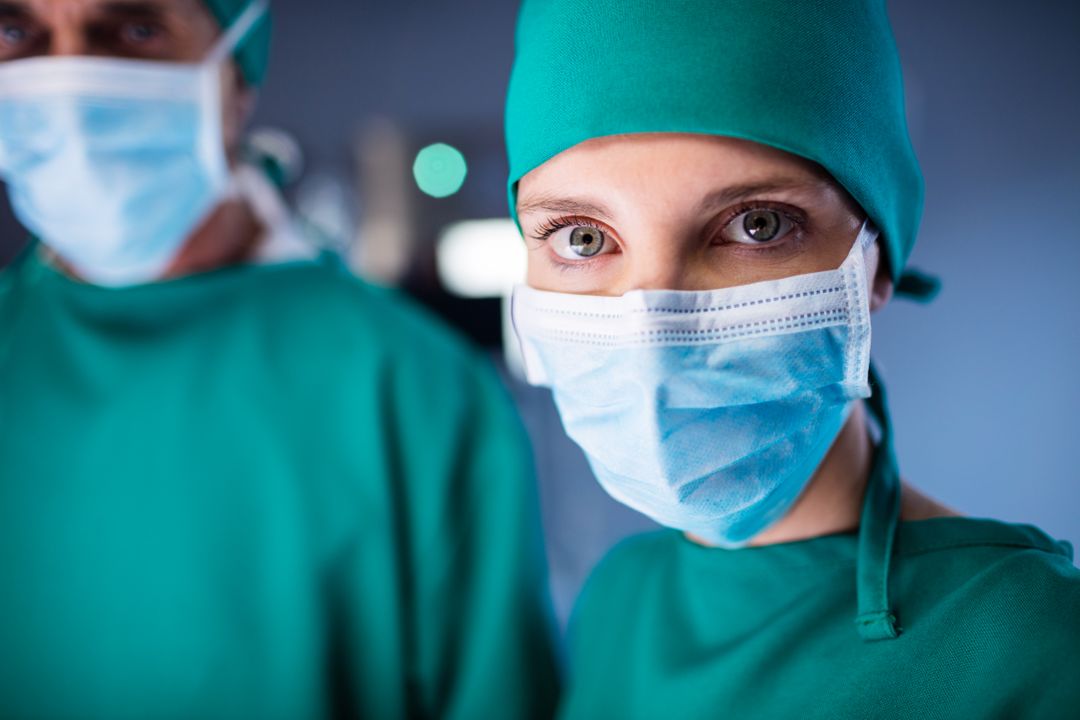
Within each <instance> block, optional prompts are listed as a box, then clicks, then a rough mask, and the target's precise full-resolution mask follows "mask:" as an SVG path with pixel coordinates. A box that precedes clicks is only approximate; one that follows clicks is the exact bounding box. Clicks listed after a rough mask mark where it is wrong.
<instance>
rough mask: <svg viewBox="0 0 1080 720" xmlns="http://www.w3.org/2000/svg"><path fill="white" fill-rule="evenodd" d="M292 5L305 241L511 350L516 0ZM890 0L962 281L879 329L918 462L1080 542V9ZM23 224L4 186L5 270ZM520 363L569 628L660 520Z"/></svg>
mask: <svg viewBox="0 0 1080 720" xmlns="http://www.w3.org/2000/svg"><path fill="white" fill-rule="evenodd" d="M273 5H274V12H275V15H276V30H275V46H274V57H273V62H272V65H271V69H270V79H269V82H268V84H267V85H266V87H265V89H264V91H263V93H262V97H261V101H260V102H261V104H260V107H259V111H258V113H257V117H256V122H255V123H254V127H255V128H256V131H255V133H254V135H253V137H254V140H253V142H255V143H256V144H257V145H259V146H260V147H262V148H263V149H265V150H269V151H273V152H274V153H275V154H276V155H277V156H278V157H280V158H281V160H282V167H283V169H284V174H285V175H286V176H288V178H289V180H290V184H289V186H288V190H287V193H288V196H289V199H290V201H291V202H292V205H293V206H294V208H295V209H296V211H297V212H298V213H299V214H300V216H301V218H302V220H303V223H304V225H305V227H306V228H307V230H308V235H309V237H310V238H312V241H313V242H317V243H319V244H321V245H323V246H324V247H326V248H327V249H330V250H331V251H333V252H338V253H340V254H341V255H342V256H343V257H344V258H345V259H346V260H347V261H348V262H349V264H350V265H351V266H352V267H353V268H354V269H355V270H356V272H358V273H359V274H361V275H363V276H365V277H368V278H371V279H372V280H374V281H376V282H380V283H384V284H390V285H396V286H400V287H402V288H403V289H404V290H406V291H407V292H409V293H410V294H412V295H413V296H415V297H417V298H418V299H419V300H420V301H421V302H423V303H424V304H426V305H427V306H428V307H430V308H431V309H432V310H433V311H435V312H436V313H438V314H440V315H441V316H443V317H444V318H446V319H447V320H448V321H449V322H451V323H453V324H454V325H456V326H457V327H459V328H460V329H461V330H462V332H464V333H466V334H467V335H469V336H470V337H472V338H473V339H474V340H475V341H476V342H478V343H480V344H482V345H483V346H485V347H487V348H488V349H489V350H490V351H491V353H492V355H493V357H495V358H497V359H498V360H499V361H500V362H501V361H502V357H503V353H502V347H503V340H504V332H503V329H504V328H503V323H502V299H501V298H502V295H503V294H504V292H505V290H506V289H508V287H509V284H510V283H512V282H513V281H514V280H515V279H517V276H516V275H515V273H518V272H520V268H521V267H522V266H523V262H524V252H523V247H522V246H521V244H520V240H519V239H518V238H517V237H516V236H515V233H514V230H513V226H512V224H510V223H509V220H508V219H507V209H506V194H505V176H506V164H505V160H504V156H503V147H502V118H501V115H502V102H503V94H504V91H505V87H506V82H507V77H508V74H509V69H510V62H511V58H512V50H513V35H512V34H513V27H514V18H515V14H516V9H517V8H516V3H514V2H509V1H508V0H455V1H454V2H450V1H449V0H394V2H390V0H319V1H318V2H317V3H314V2H312V3H300V2H297V1H296V0H277V2H275V3H273ZM890 12H891V15H892V18H893V23H894V28H895V31H896V35H897V41H898V44H899V47H900V52H901V56H902V59H903V63H904V67H905V72H906V83H907V87H908V104H909V116H910V123H911V130H912V135H913V138H914V142H915V146H916V150H917V151H918V154H919V158H920V160H921V162H922V166H923V171H924V173H925V176H926V186H927V200H926V212H925V216H924V219H923V224H922V231H921V237H920V240H919V245H918V247H917V249H916V251H915V255H914V258H913V263H914V264H915V265H917V266H918V267H920V268H922V269H924V270H927V271H930V272H932V273H935V274H937V275H939V276H940V277H941V278H942V280H943V281H944V291H943V292H942V294H941V295H940V297H939V298H938V299H937V300H936V301H935V302H934V303H933V304H931V305H929V306H917V305H912V304H909V303H905V302H903V301H898V302H894V303H893V304H892V305H891V306H890V307H889V308H887V309H886V310H884V311H883V312H882V313H881V314H880V316H879V317H878V321H877V325H876V326H875V353H876V356H877V359H878V362H879V363H880V364H881V366H882V368H883V371H884V373H885V376H886V378H887V380H888V382H889V385H890V390H891V397H892V401H893V412H894V415H895V422H896V427H897V434H898V445H899V451H900V457H901V464H902V468H903V471H904V474H905V476H906V477H907V478H908V479H909V480H911V481H912V482H914V483H915V484H917V485H919V486H920V487H921V488H923V489H924V490H926V491H927V492H929V493H930V494H932V495H934V496H936V497H937V498H939V499H940V500H942V501H944V502H945V503H947V504H949V505H952V506H953V507H955V508H957V509H959V510H960V511H962V512H964V513H966V514H970V515H975V516H988V517H995V518H1000V519H1004V520H1009V521H1014V522H1024V523H1032V524H1036V525H1038V526H1040V527H1042V528H1043V529H1044V530H1046V531H1047V532H1049V533H1050V534H1052V535H1054V536H1056V537H1058V538H1062V539H1066V540H1069V541H1071V542H1072V543H1073V544H1074V545H1077V546H1080V481H1078V476H1080V470H1078V462H1080V460H1078V459H1077V458H1076V457H1074V456H1073V454H1072V451H1073V450H1074V449H1076V448H1077V447H1080V443H1078V444H1077V445H1075V446H1074V445H1073V443H1074V442H1077V436H1078V435H1080V422H1078V420H1077V412H1078V411H1080V362H1078V359H1077V358H1078V354H1080V277H1078V276H1080V219H1078V218H1074V217H1072V213H1073V212H1080V131H1078V129H1080V3H1077V2H1075V1H1074V0H1030V1H1029V2H1025V3H1012V2H1005V1H1004V0H993V1H988V0H950V2H940V0H903V1H902V2H901V1H900V0H894V1H893V2H892V3H890ZM433 144H438V145H436V147H434V148H433V149H429V150H427V151H425V152H424V153H421V152H420V151H421V150H422V149H424V148H428V147H429V146H431V145H433ZM463 163H464V164H463ZM465 167H467V173H464V169H465ZM421 187H423V188H424V189H425V190H426V191H427V193H425V192H424V191H422V190H421ZM437 195H441V196H445V197H435V196H437ZM23 238H24V233H23V232H22V231H21V230H20V229H19V227H18V225H17V224H16V223H15V222H14V220H13V219H12V218H11V214H10V212H9V211H8V209H7V207H6V199H5V203H4V206H3V208H2V209H0V264H3V263H6V262H8V261H9V260H10V259H11V257H12V256H13V255H14V254H15V253H16V252H17V251H18V249H19V247H20V246H21V245H22V243H23ZM507 377H508V381H509V383H510V386H511V388H512V391H513V393H514V396H515V398H516V400H517V402H518V403H519V406H520V408H521V411H522V414H523V416H524V417H525V421H526V424H527V426H528V428H529V430H530V432H531V434H532V437H533V440H534V443H535V447H536V456H537V463H538V466H539V473H540V480H541V484H540V495H541V502H542V508H543V513H544V521H545V526H546V531H547V542H548V558H549V563H550V569H551V583H552V589H553V592H554V596H555V605H556V613H557V615H558V617H559V619H560V621H563V622H565V619H566V617H567V614H568V612H569V610H570V607H571V605H572V602H573V600H574V597H575V595H576V593H577V591H578V589H579V588H580V585H581V582H582V581H583V579H584V577H585V576H586V575H587V573H588V571H589V570H590V568H591V567H592V566H593V564H594V563H595V562H596V561H597V560H598V559H599V557H600V556H601V555H602V554H603V553H604V552H605V551H606V550H607V549H608V548H609V547H610V546H611V545H612V544H613V543H615V542H617V541H618V540H619V539H620V538H621V537H623V536H625V535H627V534H630V533H633V532H638V531H640V530H643V529H647V528H649V527H650V524H649V522H648V521H646V520H644V519H643V518H641V517H639V516H638V515H636V514H635V513H633V512H631V511H629V510H626V509H624V508H622V507H621V506H619V505H617V504H616V503H615V502H614V501H612V500H610V499H609V498H608V497H607V496H606V495H605V494H604V493H603V492H602V491H601V490H600V488H599V486H598V485H597V484H596V483H595V482H594V481H593V479H592V477H591V475H590V474H589V472H588V468H587V466H586V464H585V462H584V459H583V458H582V456H581V454H580V452H579V451H578V450H577V449H576V447H575V446H573V445H572V444H571V443H570V442H569V441H568V440H567V439H566V438H565V436H564V435H563V433H562V430H561V427H560V425H559V421H558V418H557V416H556V414H555V411H554V408H553V406H552V403H551V400H550V397H549V395H548V393H547V392H546V391H542V390H535V389H531V388H528V387H525V386H523V385H522V384H520V383H519V382H517V381H516V380H514V379H513V377H512V375H511V374H508V375H507Z"/></svg>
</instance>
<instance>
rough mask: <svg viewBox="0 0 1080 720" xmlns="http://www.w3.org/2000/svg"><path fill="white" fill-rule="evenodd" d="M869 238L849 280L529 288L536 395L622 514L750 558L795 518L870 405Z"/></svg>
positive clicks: (529, 347) (526, 326)
mask: <svg viewBox="0 0 1080 720" xmlns="http://www.w3.org/2000/svg"><path fill="white" fill-rule="evenodd" d="M876 238H877V232H876V231H875V230H873V229H872V228H871V227H869V226H868V225H864V226H863V228H862V230H861V231H860V233H859V236H858V239H857V240H856V241H855V244H854V246H853V247H852V249H851V252H850V253H849V255H848V257H847V259H846V260H845V261H844V263H843V264H842V265H841V266H840V268H839V269H837V270H832V271H828V272H821V273H814V274H810V275H798V276H795V277H790V278H785V279H781V280H775V281H769V282H762V283H755V284H753V285H744V286H741V287H732V288H725V289H723V290H713V291H708V292H684V291H641V290H638V291H634V292H630V293H627V294H626V295H624V296H622V297H596V296H586V295H568V294H561V293H550V292H541V291H538V290H534V289H532V288H528V287H519V288H517V289H516V290H515V292H514V296H513V305H512V312H513V321H514V327H515V330H516V332H517V334H518V338H519V341H520V343H521V349H522V354H523V358H524V362H525V368H526V372H527V375H528V378H529V380H530V382H532V383H533V384H536V385H544V386H548V387H550V388H551V389H552V390H553V392H554V396H555V402H556V404H557V406H558V409H559V414H560V415H561V417H562V421H563V425H564V426H565V428H566V431H567V433H568V434H569V435H570V437H571V438H572V439H573V440H574V441H575V442H577V444H578V445H580V446H581V448H582V449H583V450H584V451H585V454H586V456H587V457H588V459H589V462H590V464H591V466H592V468H593V471H594V472H595V474H596V476H597V478H598V479H599V481H600V484H601V485H602V486H603V487H604V489H605V490H607V492H608V493H609V494H611V495H612V497H614V498H615V499H616V500H619V501H620V502H622V503H624V504H626V505H628V506H630V507H632V508H634V509H635V510H638V511H639V512H641V513H644V514H645V515H648V516H649V517H651V518H652V519H653V520H655V521H657V522H658V523H660V524H662V525H666V526H668V527H673V528H678V529H680V530H685V531H688V532H691V533H693V534H695V535H697V536H699V537H700V538H702V539H704V540H706V541H708V542H710V543H713V544H715V545H720V546H724V547H737V546H739V545H742V544H744V543H746V542H747V541H748V540H750V539H751V538H752V537H753V536H755V535H757V534H758V533H760V532H761V531H762V530H764V529H766V528H767V527H768V526H769V525H770V524H772V523H773V522H775V521H776V520H778V519H779V518H780V517H781V516H783V515H784V514H785V513H786V512H787V510H789V509H790V508H791V506H792V505H793V504H794V502H795V500H796V499H797V498H798V496H799V493H800V492H802V490H803V488H804V487H805V486H806V484H807V483H808V482H809V480H810V478H811V477H812V476H813V475H814V472H815V471H816V470H817V468H818V466H819V465H820V464H821V462H822V460H823V459H824V458H825V455H826V453H827V452H828V451H829V448H830V447H831V446H832V444H833V442H834V441H835V440H836V437H837V435H838V434H839V432H840V430H841V428H842V427H843V425H844V423H845V421H846V420H847V417H848V415H849V413H850V411H851V408H852V404H853V403H854V402H855V401H856V400H858V399H860V398H865V397H869V394H870V388H869V383H868V376H869V365H870V300H869V279H868V278H867V270H866V259H865V258H866V250H867V249H868V248H869V247H870V246H871V245H873V243H874V242H875V240H876Z"/></svg>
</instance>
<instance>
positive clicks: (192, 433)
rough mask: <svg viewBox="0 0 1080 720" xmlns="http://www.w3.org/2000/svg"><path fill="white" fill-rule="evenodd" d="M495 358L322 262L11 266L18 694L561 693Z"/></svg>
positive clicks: (1, 524)
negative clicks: (122, 279) (184, 271)
mask: <svg viewBox="0 0 1080 720" xmlns="http://www.w3.org/2000/svg"><path fill="white" fill-rule="evenodd" d="M531 467H532V465H531V459H530V456H529V453H528V450H527V445H526V442H525V440H524V435H523V433H522V430H521V428H520V425H519V421H518V420H517V418H516V417H515V415H514V412H513V410H512V407H511V405H510V403H509V401H508V398H507V397H506V396H505V395H504V392H503V389H502V388H501V386H500V385H499V382H498V379H497V378H496V377H495V375H494V373H493V371H492V369H491V368H490V366H489V363H487V362H486V360H485V359H484V358H482V357H481V356H479V354H478V353H475V352H473V351H470V350H468V349H466V347H465V346H464V345H463V343H461V342H459V341H458V340H457V339H456V338H455V337H454V336H452V335H451V334H450V333H448V332H446V331H444V330H442V329H441V328H440V327H439V326H437V325H436V324H435V323H433V322H432V321H430V320H428V319H427V318H426V316H424V315H423V314H422V313H421V312H419V311H417V310H415V309H413V308H410V307H407V306H406V305H405V304H404V301H403V300H402V299H400V298H398V297H396V296H394V295H392V294H391V293H389V292H388V291H383V290H378V289H375V288H372V287H369V286H366V285H365V284H363V283H361V282H359V281H357V280H355V279H354V278H352V277H350V276H348V275H347V274H346V273H345V272H343V271H341V270H339V269H336V268H333V267H330V266H328V265H326V264H321V263H292V264H282V265H277V266H266V267H237V268H231V269H226V270H221V271H217V272H212V273H208V274H204V275H199V276H194V277H189V278H185V279H180V280H176V281H171V282H164V283H159V284H151V285H145V286H138V287H131V288H125V289H105V288H100V287H94V286H89V285H84V284H80V283H77V282H73V281H71V280H69V279H67V278H65V277H64V276H62V275H60V274H58V273H57V272H55V271H53V270H52V269H50V268H49V267H47V266H46V265H45V264H44V263H43V262H41V261H40V260H39V259H38V257H37V255H36V253H32V252H31V253H27V254H26V255H24V257H23V259H22V260H21V261H20V262H18V263H17V265H16V266H14V267H13V268H9V269H8V270H6V271H5V272H4V273H3V274H0V717H5V718H7V717H13V718H31V717H32V718H73V717H80V718H108V719H110V720H120V719H123V718H141V719H150V718H184V719H185V720H191V719H193V718H198V719H199V720H206V719H212V718H259V719H260V720H268V719H272V718H322V717H332V716H350V717H369V718H399V717H425V716H426V717H439V718H463V719H464V718H468V719H470V720H471V719H473V718H529V717H545V716H549V715H550V714H551V712H552V708H553V705H554V703H555V699H556V698H555V686H556V681H555V669H554V663H553V660H552V656H551V651H550V647H549V641H548V632H547V628H548V624H549V621H548V612H547V608H546V604H545V601H544V600H543V597H544V580H543V576H542V573H541V570H540V567H541V563H540V558H541V554H540V543H539V539H538V524H537V522H536V508H535V504H534V498H533V495H534V493H535V490H534V488H533V486H532V475H531Z"/></svg>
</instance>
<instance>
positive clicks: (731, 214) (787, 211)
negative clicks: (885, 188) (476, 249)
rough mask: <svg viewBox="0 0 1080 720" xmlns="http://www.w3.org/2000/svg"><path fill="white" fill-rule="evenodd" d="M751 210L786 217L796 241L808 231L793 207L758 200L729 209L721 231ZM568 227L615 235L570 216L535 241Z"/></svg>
mask: <svg viewBox="0 0 1080 720" xmlns="http://www.w3.org/2000/svg"><path fill="white" fill-rule="evenodd" d="M751 210H772V211H773V212H778V213H781V214H783V215H784V217H786V218H787V219H788V220H789V221H790V222H791V224H792V225H793V226H794V228H795V233H796V237H795V238H793V239H794V240H795V241H798V240H801V239H802V236H803V233H804V232H805V230H806V217H805V216H804V215H803V214H802V213H801V212H797V211H795V208H792V207H791V206H788V205H783V204H782V203H772V202H768V201H762V200H756V201H755V200H750V201H746V202H743V203H741V204H739V205H735V206H734V207H732V208H729V209H728V210H727V212H725V213H724V219H723V221H722V222H719V223H718V224H719V226H720V229H721V230H723V228H725V227H727V226H728V224H729V223H731V221H732V220H734V219H735V218H737V217H738V216H740V215H742V214H743V213H747V212H750V211H751ZM568 227H589V228H593V229H594V230H599V231H600V232H602V233H604V234H605V235H607V236H609V237H611V236H613V235H614V233H613V232H612V231H611V230H610V229H609V228H607V227H605V226H603V225H602V224H600V223H598V222H596V221H595V220H590V219H589V218H585V217H578V216H574V215H569V216H564V217H559V218H553V219H550V220H547V221H546V222H544V223H543V224H542V225H541V226H540V227H538V228H537V229H536V231H535V234H534V235H533V237H534V239H536V240H537V241H539V242H546V241H548V240H549V239H551V236H552V235H554V234H555V233H557V232H558V231H559V230H562V229H563V228H568ZM717 235H719V233H717ZM717 244H720V243H717ZM723 244H724V245H732V244H734V243H723ZM784 244H785V243H783V242H781V243H775V244H765V245H760V246H757V247H755V248H754V249H753V250H752V252H758V253H767V252H774V251H776V250H779V249H781V248H782V247H783V246H784ZM574 264H576V265H579V264H581V263H574Z"/></svg>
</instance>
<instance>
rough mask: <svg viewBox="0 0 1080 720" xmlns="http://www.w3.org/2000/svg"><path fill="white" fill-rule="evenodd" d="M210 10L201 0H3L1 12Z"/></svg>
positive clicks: (168, 12)
mask: <svg viewBox="0 0 1080 720" xmlns="http://www.w3.org/2000/svg"><path fill="white" fill-rule="evenodd" d="M191 12H203V13H205V12H208V10H207V8H206V6H205V5H204V4H203V1H202V0H0V16H2V15H14V14H20V15H45V16H47V15H52V14H54V13H62V14H68V13H71V14H75V15H90V14H93V15H112V14H116V15H133V14H137V15H147V16H165V15H180V16H182V15H184V14H186V13H191Z"/></svg>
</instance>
